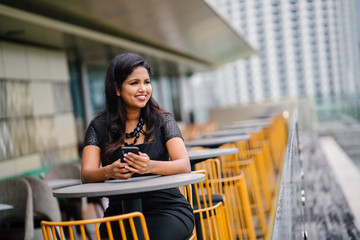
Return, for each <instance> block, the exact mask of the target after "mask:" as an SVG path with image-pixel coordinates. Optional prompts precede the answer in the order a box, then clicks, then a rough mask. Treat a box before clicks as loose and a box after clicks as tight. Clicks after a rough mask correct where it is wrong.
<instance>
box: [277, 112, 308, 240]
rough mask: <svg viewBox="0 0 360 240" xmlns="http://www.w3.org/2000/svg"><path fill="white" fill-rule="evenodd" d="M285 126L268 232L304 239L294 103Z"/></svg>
mask: <svg viewBox="0 0 360 240" xmlns="http://www.w3.org/2000/svg"><path fill="white" fill-rule="evenodd" d="M288 129H289V135H288V136H289V137H288V145H287V150H286V156H285V161H284V166H283V169H282V176H281V183H280V189H279V194H278V202H277V206H276V213H275V218H274V223H273V230H272V235H271V239H273V240H279V239H307V230H306V222H305V221H306V218H305V209H304V207H305V191H304V189H303V186H302V185H303V184H302V178H303V170H302V159H301V144H300V141H299V108H298V107H295V110H294V112H293V116H292V119H291V121H290V123H289V128H288Z"/></svg>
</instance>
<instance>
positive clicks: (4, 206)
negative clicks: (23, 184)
mask: <svg viewBox="0 0 360 240" xmlns="http://www.w3.org/2000/svg"><path fill="white" fill-rule="evenodd" d="M13 208H14V207H13V206H12V205H10V204H6V203H0V211H3V210H9V209H13Z"/></svg>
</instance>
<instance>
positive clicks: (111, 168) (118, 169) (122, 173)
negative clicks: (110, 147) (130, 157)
mask: <svg viewBox="0 0 360 240" xmlns="http://www.w3.org/2000/svg"><path fill="white" fill-rule="evenodd" d="M133 174H134V173H133V172H131V171H129V164H127V163H122V162H120V160H117V161H115V162H113V163H112V164H111V165H108V166H106V176H107V177H108V178H113V179H128V178H130V177H131V176H132V175H133Z"/></svg>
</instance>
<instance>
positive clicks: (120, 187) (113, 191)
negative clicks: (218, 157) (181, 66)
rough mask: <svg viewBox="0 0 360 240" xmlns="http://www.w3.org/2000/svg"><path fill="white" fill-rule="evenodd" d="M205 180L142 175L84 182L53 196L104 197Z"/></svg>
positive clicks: (190, 175) (198, 176)
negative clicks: (97, 181)
mask: <svg viewBox="0 0 360 240" xmlns="http://www.w3.org/2000/svg"><path fill="white" fill-rule="evenodd" d="M204 180H205V175H204V174H194V173H182V174H175V175H169V176H160V175H155V176H144V177H136V178H129V179H124V180H121V179H119V180H110V181H106V182H101V183H86V184H80V185H74V186H70V187H65V188H59V189H56V190H54V191H53V195H54V197H64V198H78V197H106V196H114V195H123V196H124V197H125V196H131V195H136V194H140V193H145V192H152V191H157V190H163V189H169V188H174V187H180V186H184V185H188V184H193V183H197V182H201V181H204Z"/></svg>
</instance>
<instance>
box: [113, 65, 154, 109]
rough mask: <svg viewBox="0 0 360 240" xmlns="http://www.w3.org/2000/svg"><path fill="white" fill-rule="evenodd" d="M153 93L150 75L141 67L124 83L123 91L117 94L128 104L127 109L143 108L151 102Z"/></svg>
mask: <svg viewBox="0 0 360 240" xmlns="http://www.w3.org/2000/svg"><path fill="white" fill-rule="evenodd" d="M151 92H152V87H151V83H150V77H149V73H148V71H147V70H146V68H144V67H142V66H139V67H137V68H135V69H134V71H133V72H132V73H131V74H130V75H129V76H128V77H127V78H126V79H125V81H124V82H123V83H122V86H121V90H120V91H119V89H117V91H116V94H117V95H118V96H120V97H121V98H122V99H123V101H124V102H125V104H126V108H127V109H130V108H143V107H145V105H146V103H147V102H148V101H149V99H150V96H151Z"/></svg>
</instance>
